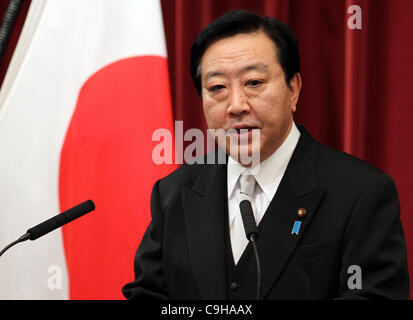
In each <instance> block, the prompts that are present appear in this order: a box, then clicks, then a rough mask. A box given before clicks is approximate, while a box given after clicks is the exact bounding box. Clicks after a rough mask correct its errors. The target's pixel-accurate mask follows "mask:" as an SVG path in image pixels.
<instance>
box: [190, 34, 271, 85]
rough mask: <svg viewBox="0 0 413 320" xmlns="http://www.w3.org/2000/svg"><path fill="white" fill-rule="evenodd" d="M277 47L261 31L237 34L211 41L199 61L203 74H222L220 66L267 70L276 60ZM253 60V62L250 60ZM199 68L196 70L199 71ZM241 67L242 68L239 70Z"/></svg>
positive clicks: (244, 69)
mask: <svg viewBox="0 0 413 320" xmlns="http://www.w3.org/2000/svg"><path fill="white" fill-rule="evenodd" d="M276 51H277V48H276V46H275V44H274V43H273V41H272V40H271V39H270V38H269V37H268V36H267V35H266V34H265V33H263V32H261V31H260V32H254V33H246V34H237V35H235V36H232V37H228V38H223V39H220V40H218V41H216V42H214V43H212V44H211V45H210V46H209V47H208V49H207V50H206V51H205V53H204V55H203V57H202V59H201V63H200V66H199V67H200V68H201V65H202V69H203V70H202V73H204V76H205V78H206V76H207V75H208V76H209V78H210V77H211V75H212V76H217V75H222V74H221V73H222V71H223V70H219V69H221V68H225V67H226V68H232V67H237V69H239V71H241V72H244V71H250V70H259V71H267V70H266V69H268V67H269V64H271V63H272V62H273V61H274V60H273V59H274V58H275V60H277V57H276V56H277V53H276ZM252 60H254V62H251V61H252ZM200 68H199V70H198V71H201V70H200ZM241 69H242V70H241Z"/></svg>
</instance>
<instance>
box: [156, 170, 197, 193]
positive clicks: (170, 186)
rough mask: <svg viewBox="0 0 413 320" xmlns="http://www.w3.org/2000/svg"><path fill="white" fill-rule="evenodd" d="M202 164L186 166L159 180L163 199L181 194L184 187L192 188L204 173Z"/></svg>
mask: <svg viewBox="0 0 413 320" xmlns="http://www.w3.org/2000/svg"><path fill="white" fill-rule="evenodd" d="M202 168H203V165H201V164H196V163H195V164H184V165H182V166H181V167H179V168H178V169H176V170H175V171H173V172H172V173H170V174H169V175H167V176H166V177H164V178H162V179H160V180H159V192H160V194H161V197H162V198H164V199H165V200H166V198H169V197H173V196H175V195H177V193H179V192H180V190H181V187H182V186H186V187H188V188H192V186H193V184H194V183H195V181H196V179H197V177H198V176H199V174H200V172H201V171H202Z"/></svg>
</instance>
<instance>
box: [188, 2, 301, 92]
mask: <svg viewBox="0 0 413 320" xmlns="http://www.w3.org/2000/svg"><path fill="white" fill-rule="evenodd" d="M257 31H262V32H264V34H266V35H267V36H268V37H269V38H270V39H271V40H272V41H273V42H274V44H275V47H276V51H277V59H278V62H279V63H280V65H281V67H282V69H283V71H284V75H285V80H286V82H287V85H288V86H290V80H291V79H292V77H293V76H294V75H295V74H297V73H298V72H300V56H299V52H298V43H297V39H296V37H295V35H294V33H293V31H292V30H291V29H290V28H289V27H288V26H287V25H286V24H284V23H283V22H281V21H280V20H277V19H275V18H271V17H263V16H259V15H257V14H254V13H252V12H250V11H247V10H240V9H235V10H231V11H229V12H227V13H226V14H224V15H222V16H220V17H219V18H218V19H216V20H214V21H213V22H212V23H211V24H209V25H208V26H207V27H206V28H205V29H204V30H202V31H201V32H200V33H199V34H198V36H197V37H196V38H195V40H194V43H193V44H192V48H191V76H192V80H193V82H194V84H195V87H196V89H197V91H198V93H199V95H201V91H202V84H201V72H200V71H201V60H202V57H203V55H204V53H205V51H206V50H207V48H208V47H209V46H210V45H211V44H212V43H213V42H215V41H218V40H221V39H224V38H228V37H232V36H235V35H237V34H241V33H251V32H257Z"/></svg>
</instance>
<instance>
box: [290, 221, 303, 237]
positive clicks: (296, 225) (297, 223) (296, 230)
mask: <svg viewBox="0 0 413 320" xmlns="http://www.w3.org/2000/svg"><path fill="white" fill-rule="evenodd" d="M300 227H301V221H294V225H293V230H292V231H291V234H294V233H295V234H296V235H297V236H298V233H299V232H300Z"/></svg>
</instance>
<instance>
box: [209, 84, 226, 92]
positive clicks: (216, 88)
mask: <svg viewBox="0 0 413 320" xmlns="http://www.w3.org/2000/svg"><path fill="white" fill-rule="evenodd" d="M224 88H225V86H223V85H221V84H218V85H216V86H212V87H210V88H209V91H210V92H218V91H220V90H222V89H224Z"/></svg>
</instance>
